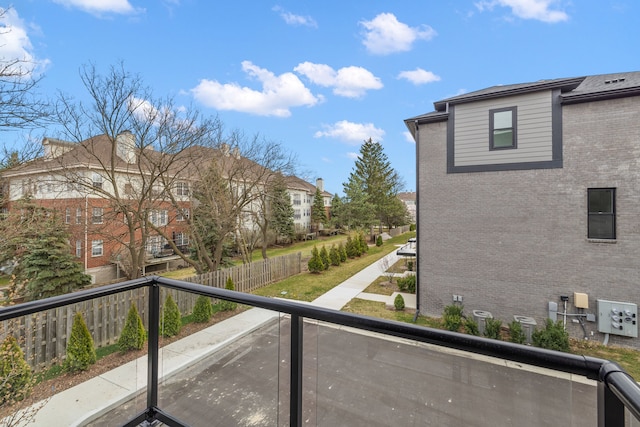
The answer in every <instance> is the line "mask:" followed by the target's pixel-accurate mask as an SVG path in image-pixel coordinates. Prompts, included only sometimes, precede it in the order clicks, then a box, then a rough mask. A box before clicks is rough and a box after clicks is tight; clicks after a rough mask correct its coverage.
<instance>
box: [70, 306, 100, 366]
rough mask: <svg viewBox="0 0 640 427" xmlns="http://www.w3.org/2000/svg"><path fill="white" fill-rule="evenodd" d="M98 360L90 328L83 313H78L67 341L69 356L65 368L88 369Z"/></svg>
mask: <svg viewBox="0 0 640 427" xmlns="http://www.w3.org/2000/svg"><path fill="white" fill-rule="evenodd" d="M96 360H97V356H96V349H95V347H94V344H93V338H92V337H91V333H90V332H89V328H87V324H86V323H85V322H84V317H82V314H81V313H76V315H75V317H74V318H73V324H72V325H71V336H70V337H69V340H68V341H67V358H66V359H65V360H64V364H63V368H64V370H65V371H67V372H78V371H86V370H87V369H89V366H90V365H92V364H94V363H96Z"/></svg>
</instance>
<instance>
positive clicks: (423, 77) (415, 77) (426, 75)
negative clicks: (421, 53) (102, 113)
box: [398, 68, 440, 85]
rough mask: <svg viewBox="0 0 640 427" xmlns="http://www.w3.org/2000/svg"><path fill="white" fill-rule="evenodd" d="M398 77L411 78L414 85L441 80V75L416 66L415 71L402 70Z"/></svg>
mask: <svg viewBox="0 0 640 427" xmlns="http://www.w3.org/2000/svg"><path fill="white" fill-rule="evenodd" d="M398 78H399V79H406V80H409V81H410V82H411V83H413V84H414V85H422V84H425V83H433V82H439V81H440V76H437V75H435V74H434V73H432V72H431V71H426V70H423V69H422V68H416V69H415V70H413V71H402V72H401V73H400V74H398Z"/></svg>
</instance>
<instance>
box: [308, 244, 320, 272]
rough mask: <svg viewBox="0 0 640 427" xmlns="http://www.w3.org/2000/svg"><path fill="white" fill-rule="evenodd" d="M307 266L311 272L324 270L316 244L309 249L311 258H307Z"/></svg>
mask: <svg viewBox="0 0 640 427" xmlns="http://www.w3.org/2000/svg"><path fill="white" fill-rule="evenodd" d="M307 266H308V267H309V271H310V272H311V273H320V272H321V271H323V270H324V264H323V263H322V259H321V258H320V253H319V252H318V248H317V247H316V246H314V247H313V249H312V250H311V259H309V262H308V263H307Z"/></svg>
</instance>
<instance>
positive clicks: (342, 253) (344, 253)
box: [338, 242, 347, 263]
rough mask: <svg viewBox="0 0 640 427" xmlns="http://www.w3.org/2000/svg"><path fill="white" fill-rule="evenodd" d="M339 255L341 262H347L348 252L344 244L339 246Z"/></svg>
mask: <svg viewBox="0 0 640 427" xmlns="http://www.w3.org/2000/svg"><path fill="white" fill-rule="evenodd" d="M338 255H340V262H341V263H342V262H347V250H346V249H345V248H344V245H343V244H342V242H340V244H339V245H338Z"/></svg>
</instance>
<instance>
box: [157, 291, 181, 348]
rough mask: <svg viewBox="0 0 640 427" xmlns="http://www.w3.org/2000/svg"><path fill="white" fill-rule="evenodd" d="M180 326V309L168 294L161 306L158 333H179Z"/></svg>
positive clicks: (164, 334)
mask: <svg viewBox="0 0 640 427" xmlns="http://www.w3.org/2000/svg"><path fill="white" fill-rule="evenodd" d="M181 328H182V320H181V319H180V309H179V308H178V304H176V302H175V301H174V300H173V297H172V296H171V294H168V295H167V298H166V299H165V300H164V307H162V317H161V318H160V334H161V335H162V336H163V337H173V336H176V335H178V333H180V329H181Z"/></svg>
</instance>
